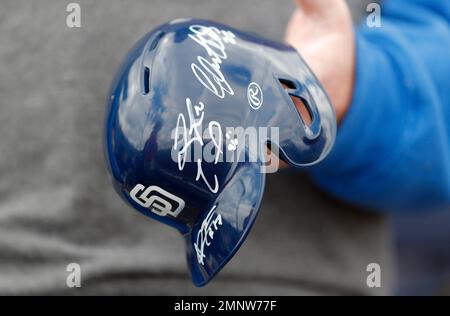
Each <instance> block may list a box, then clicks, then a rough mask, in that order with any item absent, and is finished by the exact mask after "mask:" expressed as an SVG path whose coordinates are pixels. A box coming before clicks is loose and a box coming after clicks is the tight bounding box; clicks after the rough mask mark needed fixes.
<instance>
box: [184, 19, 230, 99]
mask: <svg viewBox="0 0 450 316" xmlns="http://www.w3.org/2000/svg"><path fill="white" fill-rule="evenodd" d="M189 30H190V31H191V32H192V33H193V34H189V37H190V38H192V39H193V40H194V41H196V42H197V43H198V44H199V45H201V46H202V47H203V48H204V49H205V50H206V52H207V53H208V57H209V59H207V58H205V57H203V56H197V62H198V64H196V63H192V64H191V69H192V72H193V73H194V75H195V76H196V77H197V79H198V80H199V81H200V83H201V84H202V85H203V86H204V87H205V88H207V89H208V90H209V91H211V92H212V93H214V94H215V95H216V96H218V97H219V98H221V99H223V98H224V97H225V93H228V94H230V95H234V91H233V89H232V88H231V86H230V85H229V83H228V82H227V80H226V79H225V76H224V75H223V73H222V71H221V69H220V65H221V64H222V60H225V59H227V58H228V55H227V53H226V47H225V43H231V44H236V40H235V35H234V34H233V32H231V31H224V30H219V29H218V28H216V27H206V26H203V25H191V26H190V27H189Z"/></svg>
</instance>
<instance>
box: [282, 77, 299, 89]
mask: <svg viewBox="0 0 450 316" xmlns="http://www.w3.org/2000/svg"><path fill="white" fill-rule="evenodd" d="M279 80H280V83H281V85H282V86H283V88H285V89H291V90H296V89H297V86H296V85H295V83H294V82H293V81H291V80H288V79H279Z"/></svg>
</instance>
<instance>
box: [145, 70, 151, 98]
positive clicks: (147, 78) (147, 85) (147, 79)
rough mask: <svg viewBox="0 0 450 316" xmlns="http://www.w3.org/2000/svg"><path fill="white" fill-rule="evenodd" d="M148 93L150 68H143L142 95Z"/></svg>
mask: <svg viewBox="0 0 450 316" xmlns="http://www.w3.org/2000/svg"><path fill="white" fill-rule="evenodd" d="M149 92H150V68H148V67H145V69H144V94H148V93H149Z"/></svg>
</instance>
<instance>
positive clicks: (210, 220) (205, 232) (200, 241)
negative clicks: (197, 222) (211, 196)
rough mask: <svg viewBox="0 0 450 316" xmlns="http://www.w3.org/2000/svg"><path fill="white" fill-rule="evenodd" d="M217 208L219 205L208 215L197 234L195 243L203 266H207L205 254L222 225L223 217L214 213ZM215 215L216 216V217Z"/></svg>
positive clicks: (199, 260) (198, 259)
mask: <svg viewBox="0 0 450 316" xmlns="http://www.w3.org/2000/svg"><path fill="white" fill-rule="evenodd" d="M216 207H217V205H214V206H213V207H212V208H211V210H210V211H209V213H208V215H206V218H205V219H204V220H203V223H202V226H201V227H200V230H199V231H198V233H197V241H196V242H195V243H194V249H195V252H196V255H197V261H198V263H199V264H201V265H205V263H204V261H203V259H204V258H205V257H206V256H205V253H204V252H205V247H209V246H210V245H211V241H212V240H213V239H214V232H216V231H217V230H218V229H219V226H220V225H222V216H221V215H220V214H216V213H215V212H214V210H215V209H216ZM214 214H216V216H215V217H214Z"/></svg>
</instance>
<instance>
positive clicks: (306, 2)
mask: <svg viewBox="0 0 450 316" xmlns="http://www.w3.org/2000/svg"><path fill="white" fill-rule="evenodd" d="M333 2H337V1H334V0H331V1H330V0H295V3H296V4H297V6H298V7H299V8H300V9H301V10H303V11H307V12H310V13H313V12H314V13H326V12H327V11H328V10H330V6H331V7H333Z"/></svg>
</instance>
